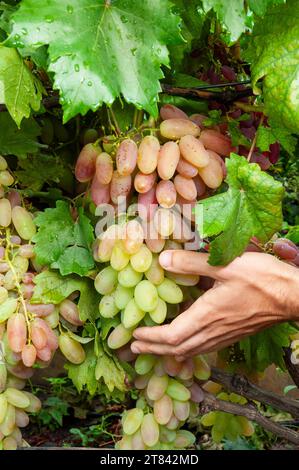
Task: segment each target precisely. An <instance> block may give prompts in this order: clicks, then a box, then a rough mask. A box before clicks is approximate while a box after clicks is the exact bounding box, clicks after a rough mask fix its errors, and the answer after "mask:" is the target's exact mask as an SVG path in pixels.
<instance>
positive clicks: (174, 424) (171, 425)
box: [166, 415, 180, 431]
mask: <svg viewBox="0 0 299 470" xmlns="http://www.w3.org/2000/svg"><path fill="white" fill-rule="evenodd" d="M179 426H180V422H179V420H178V419H177V417H176V416H174V415H172V416H171V418H170V420H169V421H168V423H167V424H166V428H167V429H169V430H170V431H174V430H175V429H178V428H179Z"/></svg>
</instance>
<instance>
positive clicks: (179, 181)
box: [174, 175, 197, 201]
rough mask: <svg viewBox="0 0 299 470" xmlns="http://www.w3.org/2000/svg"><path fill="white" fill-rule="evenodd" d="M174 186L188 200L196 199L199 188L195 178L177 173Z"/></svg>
mask: <svg viewBox="0 0 299 470" xmlns="http://www.w3.org/2000/svg"><path fill="white" fill-rule="evenodd" d="M174 186H175V189H176V191H177V192H178V193H179V194H180V195H181V196H182V197H183V198H184V199H186V200H187V201H194V199H196V196H197V190H196V186H195V183H194V181H193V179H190V178H185V177H184V176H182V175H176V177H175V178H174Z"/></svg>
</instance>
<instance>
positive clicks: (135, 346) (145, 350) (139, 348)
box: [131, 341, 176, 356]
mask: <svg viewBox="0 0 299 470" xmlns="http://www.w3.org/2000/svg"><path fill="white" fill-rule="evenodd" d="M131 351H132V352H133V353H134V354H157V355H158V356H175V355H176V352H175V346H169V345H167V344H158V343H146V342H144V341H134V342H133V343H132V344H131Z"/></svg>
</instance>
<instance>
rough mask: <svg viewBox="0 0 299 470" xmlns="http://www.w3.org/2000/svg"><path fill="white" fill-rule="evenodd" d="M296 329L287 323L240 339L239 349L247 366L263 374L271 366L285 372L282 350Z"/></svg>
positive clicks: (287, 344)
mask: <svg viewBox="0 0 299 470" xmlns="http://www.w3.org/2000/svg"><path fill="white" fill-rule="evenodd" d="M295 333H297V329H296V328H295V327H293V326H292V325H290V324H289V323H281V324H279V325H275V326H272V327H271V328H267V329H266V330H264V331H261V332H260V333H257V334H256V335H254V336H250V337H248V338H245V339H242V340H241V341H240V349H241V350H242V351H243V352H244V356H245V361H246V364H247V366H248V367H249V368H250V369H252V370H255V371H258V372H263V371H264V370H265V369H266V367H268V366H270V365H271V364H275V365H277V366H279V367H280V368H281V369H282V370H285V363H284V360H283V356H284V351H283V348H284V347H287V346H289V344H290V335H292V334H295Z"/></svg>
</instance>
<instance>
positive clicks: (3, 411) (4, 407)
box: [0, 393, 8, 423]
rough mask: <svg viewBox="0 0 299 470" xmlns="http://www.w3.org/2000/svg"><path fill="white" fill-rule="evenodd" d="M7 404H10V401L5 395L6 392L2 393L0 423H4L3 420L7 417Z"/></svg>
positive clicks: (0, 398)
mask: <svg viewBox="0 0 299 470" xmlns="http://www.w3.org/2000/svg"><path fill="white" fill-rule="evenodd" d="M7 405H8V402H7V399H6V396H5V395H4V393H1V395H0V423H2V421H3V420H4V418H5V415H6V411H7Z"/></svg>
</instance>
